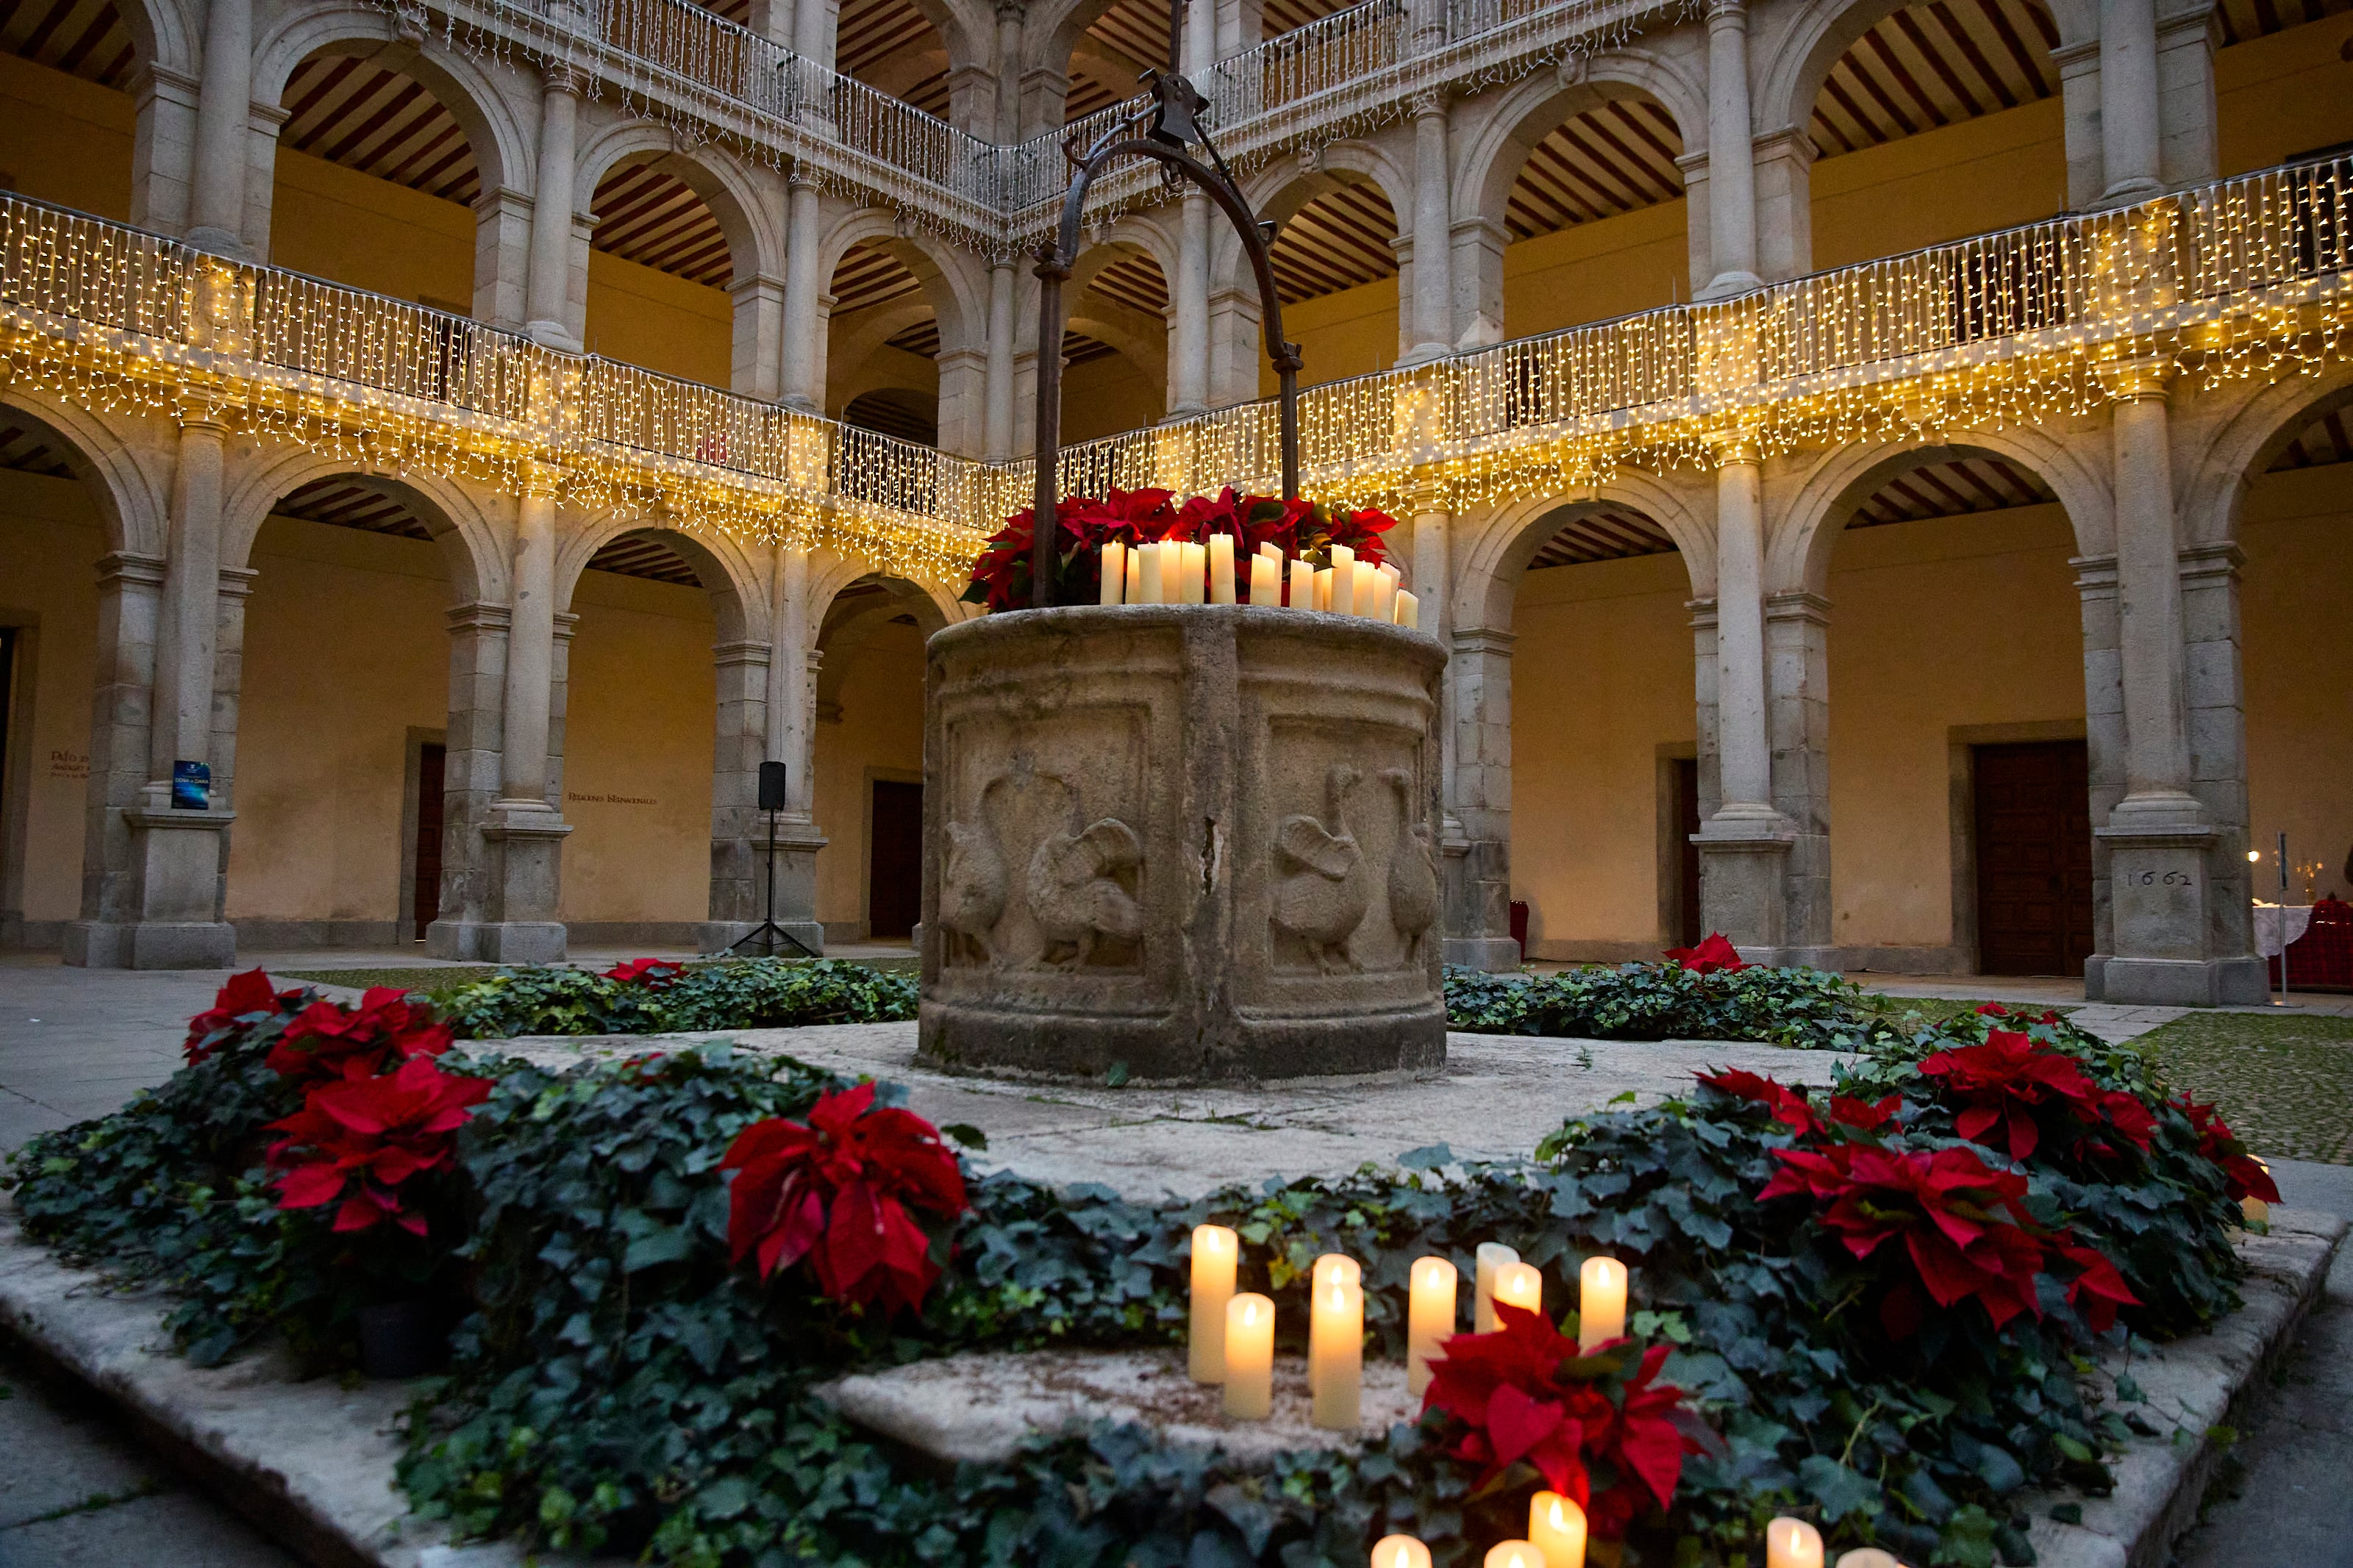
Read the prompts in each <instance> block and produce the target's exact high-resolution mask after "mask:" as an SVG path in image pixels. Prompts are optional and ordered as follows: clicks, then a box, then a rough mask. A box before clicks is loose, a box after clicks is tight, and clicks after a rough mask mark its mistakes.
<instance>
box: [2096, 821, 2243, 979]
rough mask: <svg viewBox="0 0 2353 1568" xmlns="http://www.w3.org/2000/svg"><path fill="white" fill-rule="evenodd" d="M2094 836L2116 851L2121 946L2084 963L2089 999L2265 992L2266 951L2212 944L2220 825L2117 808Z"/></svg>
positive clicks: (2111, 858)
mask: <svg viewBox="0 0 2353 1568" xmlns="http://www.w3.org/2000/svg"><path fill="white" fill-rule="evenodd" d="M2093 836H2094V837H2096V838H2097V839H2098V840H2099V841H2100V842H2101V843H2102V844H2103V845H2105V847H2106V848H2107V851H2108V888H2109V893H2108V897H2109V916H2110V919H2109V929H2110V931H2112V932H2113V934H2114V938H2115V946H2116V951H2115V952H2111V953H2094V955H2093V956H2092V957H2091V958H2089V959H2088V960H2086V961H2085V962H2084V996H2085V998H2086V999H2087V1000H2090V1001H2094V1002H2138V1003H2152V1004H2161V1005H2169V1006H2212V1005H2217V1004H2222V1005H2261V1004H2262V1003H2263V1001H2264V1000H2265V999H2266V997H2267V996H2268V995H2269V994H2270V984H2271V981H2270V974H2269V973H2268V971H2267V970H2266V969H2265V967H2264V964H2263V960H2262V959H2260V958H2254V957H2251V956H2248V955H2246V954H2228V953H2224V954H2217V953H2216V952H2214V951H2213V944H2212V942H2211V935H2212V932H2213V931H2214V930H2215V923H2216V922H2215V921H2214V920H2213V919H2212V916H2211V910H2210V903H2211V900H2212V899H2213V898H2214V896H2215V892H2216V889H2215V888H2214V886H2213V884H2212V879H2211V877H2210V876H2209V875H2208V868H2209V866H2210V863H2211V853H2210V852H2211V849H2212V847H2213V844H2214V840H2215V838H2216V837H2217V832H2216V830H2215V829H2214V828H2212V827H2211V826H2204V825H2202V824H2197V823H2180V824H2164V823H2140V822H2135V821H2132V820H2131V819H2130V818H2129V816H2128V815H2127V813H2126V811H2125V810H2124V808H2122V807H2119V808H2118V809H2117V811H2116V814H2115V817H2114V818H2113V819H2112V820H2111V822H2110V824H2109V825H2108V826H2105V827H2098V828H2094V830H2093Z"/></svg>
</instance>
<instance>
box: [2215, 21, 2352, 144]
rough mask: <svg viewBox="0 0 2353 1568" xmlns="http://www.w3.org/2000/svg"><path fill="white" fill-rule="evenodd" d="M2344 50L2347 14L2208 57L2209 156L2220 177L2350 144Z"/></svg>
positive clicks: (2348, 42)
mask: <svg viewBox="0 0 2353 1568" xmlns="http://www.w3.org/2000/svg"><path fill="white" fill-rule="evenodd" d="M2348 47H2353V12H2339V13H2338V14H2337V15H2336V16H2327V17H2324V18H2322V19H2321V20H2320V21H2317V22H2310V23H2306V25H2305V26H2301V27H2290V28H2288V29H2287V30H2286V31H2285V32H2282V33H2274V34H2273V35H2272V36H2271V37H2268V38H2255V39H2252V40H2250V41H2248V42H2246V43H2243V44H2238V45H2234V46H2233V47H2230V48H2227V49H2223V50H2221V51H2220V52H2219V53H2217V54H2216V55H2215V57H2214V107H2215V112H2216V114H2217V115H2218V116H2219V122H2218V123H2217V125H2216V127H2215V153H2216V157H2217V161H2218V163H2219V164H2220V166H2221V171H2222V173H2223V174H2245V173H2247V172H2248V171H2249V170H2251V169H2263V168H2269V167H2270V166H2272V165H2273V164H2274V163H2281V162H2284V160H2286V159H2289V158H2293V157H2295V155H2296V154H2297V153H2310V152H2313V151H2316V150H2317V149H2319V148H2322V147H2334V146H2336V145H2337V144H2338V143H2339V142H2353V60H2348V58H2346V54H2345V51H2346V49H2347V48H2348Z"/></svg>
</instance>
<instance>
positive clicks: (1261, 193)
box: [1209, 141, 1413, 293]
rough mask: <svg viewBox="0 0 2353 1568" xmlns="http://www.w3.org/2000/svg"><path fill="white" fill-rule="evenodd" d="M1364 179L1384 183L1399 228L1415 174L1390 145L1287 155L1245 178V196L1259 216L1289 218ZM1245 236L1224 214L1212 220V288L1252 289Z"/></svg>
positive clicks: (1347, 145)
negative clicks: (1245, 258)
mask: <svg viewBox="0 0 2353 1568" xmlns="http://www.w3.org/2000/svg"><path fill="white" fill-rule="evenodd" d="M1360 182H1361V183H1363V184H1370V185H1374V186H1377V187H1378V188H1379V190H1380V193H1381V195H1383V196H1385V197H1386V198H1388V204H1389V210H1390V211H1391V212H1393V213H1395V214H1397V215H1398V224H1399V226H1400V228H1402V226H1404V225H1405V223H1406V222H1407V219H1406V216H1405V215H1406V214H1409V213H1410V212H1412V211H1413V173H1412V171H1411V170H1410V169H1408V168H1407V167H1405V166H1404V165H1403V164H1401V163H1398V161H1397V159H1396V157H1395V156H1393V155H1392V154H1391V153H1389V152H1388V150H1387V149H1385V148H1383V147H1377V146H1375V145H1374V144H1373V143H1371V142H1353V141H1351V142H1333V143H1332V144H1331V145H1330V146H1328V147H1324V148H1322V149H1320V150H1319V151H1316V152H1314V153H1313V154H1312V155H1307V156H1302V157H1298V158H1286V159H1282V160H1281V161H1279V162H1277V163H1273V164H1271V165H1270V166H1269V167H1267V168H1265V169H1263V170H1261V171H1260V173H1259V174H1257V175H1255V176H1250V177H1246V178H1245V179H1244V180H1243V182H1242V184H1243V195H1245V196H1246V197H1247V198H1248V199H1249V201H1250V210H1251V211H1252V212H1255V213H1257V214H1258V215H1259V216H1260V218H1261V220H1264V221H1269V222H1272V223H1276V224H1283V223H1288V222H1289V221H1290V220H1291V219H1292V217H1293V216H1295V215H1296V214H1297V213H1298V212H1299V210H1300V209H1301V208H1302V207H1304V206H1306V205H1308V204H1309V203H1310V202H1313V201H1314V200H1315V198H1316V197H1318V196H1321V195H1326V194H1327V193H1329V192H1331V191H1333V190H1335V189H1337V188H1338V187H1340V186H1341V185H1344V184H1356V183H1360ZM1250 286H1251V284H1250V274H1249V272H1248V270H1247V269H1246V268H1245V267H1244V265H1243V259H1242V242H1241V237H1240V235H1238V234H1236V233H1235V232H1234V226H1233V225H1232V224H1231V223H1230V222H1229V221H1228V220H1227V218H1226V216H1225V215H1224V214H1222V213H1217V214H1213V215H1212V216H1211V218H1210V222H1209V289H1210V291H1211V292H1212V293H1214V292H1216V291H1217V290H1219V289H1234V288H1240V289H1248V288H1250Z"/></svg>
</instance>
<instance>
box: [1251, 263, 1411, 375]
mask: <svg viewBox="0 0 2353 1568" xmlns="http://www.w3.org/2000/svg"><path fill="white" fill-rule="evenodd" d="M1282 330H1283V331H1284V332H1286V333H1288V334H1289V335H1290V338H1291V341H1292V342H1295V343H1297V344H1299V345H1300V358H1301V359H1302V360H1303V361H1305V362H1306V363H1305V368H1304V369H1303V370H1302V371H1301V372H1300V375H1299V384H1301V385H1302V386H1320V385H1322V384H1324V382H1327V381H1342V380H1345V379H1346V378H1347V377H1349V376H1352V375H1369V374H1372V373H1373V372H1374V371H1377V370H1387V369H1388V367H1389V366H1391V365H1393V364H1395V363H1397V354H1398V280H1397V279H1395V278H1382V279H1376V280H1375V281H1373V282H1370V283H1367V284H1365V285H1364V286H1363V287H1361V288H1357V289H1342V290H1341V291H1340V292H1338V293H1336V294H1326V295H1324V296H1323V297H1322V298H1321V299H1315V300H1301V301H1300V302H1299V303H1298V304H1296V305H1285V306H1284V307H1283V308H1282ZM1252 341H1253V342H1257V340H1256V339H1253V340H1252ZM1258 384H1259V395H1260V396H1261V397H1271V396H1273V395H1274V394H1275V390H1276V381H1275V375H1274V367H1273V366H1272V365H1271V364H1270V363H1267V360H1266V355H1265V353H1264V350H1263V349H1261V351H1260V353H1259V367H1258Z"/></svg>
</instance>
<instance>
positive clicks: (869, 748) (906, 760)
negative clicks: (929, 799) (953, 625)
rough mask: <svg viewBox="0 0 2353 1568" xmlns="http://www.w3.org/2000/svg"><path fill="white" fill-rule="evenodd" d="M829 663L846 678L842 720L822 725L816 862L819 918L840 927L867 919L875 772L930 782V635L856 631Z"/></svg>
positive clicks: (835, 646) (896, 629)
mask: <svg viewBox="0 0 2353 1568" xmlns="http://www.w3.org/2000/svg"><path fill="white" fill-rule="evenodd" d="M825 663H826V666H827V668H828V669H832V668H841V669H843V670H844V675H843V678H842V682H841V686H840V688H839V699H838V700H839V702H840V705H841V711H840V715H839V718H838V719H829V718H826V717H820V718H819V720H818V726H817V793H816V801H815V807H816V813H817V825H818V830H819V831H820V832H822V833H823V834H824V835H825V836H826V839H827V844H826V847H824V848H823V849H820V850H818V857H817V918H818V920H820V921H825V922H826V923H827V924H828V925H832V926H835V927H836V928H837V929H838V928H839V927H840V926H842V925H850V926H857V925H860V923H861V922H863V921H864V920H865V918H866V865H867V845H866V817H867V811H868V807H869V804H870V800H871V795H872V791H871V789H870V788H869V786H868V779H869V777H870V776H871V773H872V772H875V771H880V772H881V773H882V774H883V776H885V777H890V776H893V775H894V774H895V775H896V776H901V777H909V778H921V777H922V776H923V629H922V628H921V627H919V626H893V625H892V624H890V623H889V622H887V621H885V622H882V623H881V624H880V625H875V626H866V627H852V628H850V629H849V631H848V632H846V633H845V634H844V635H843V636H841V637H837V638H835V639H834V640H833V641H832V642H829V643H828V645H827V647H826V650H825ZM829 685H830V683H828V686H829Z"/></svg>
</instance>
